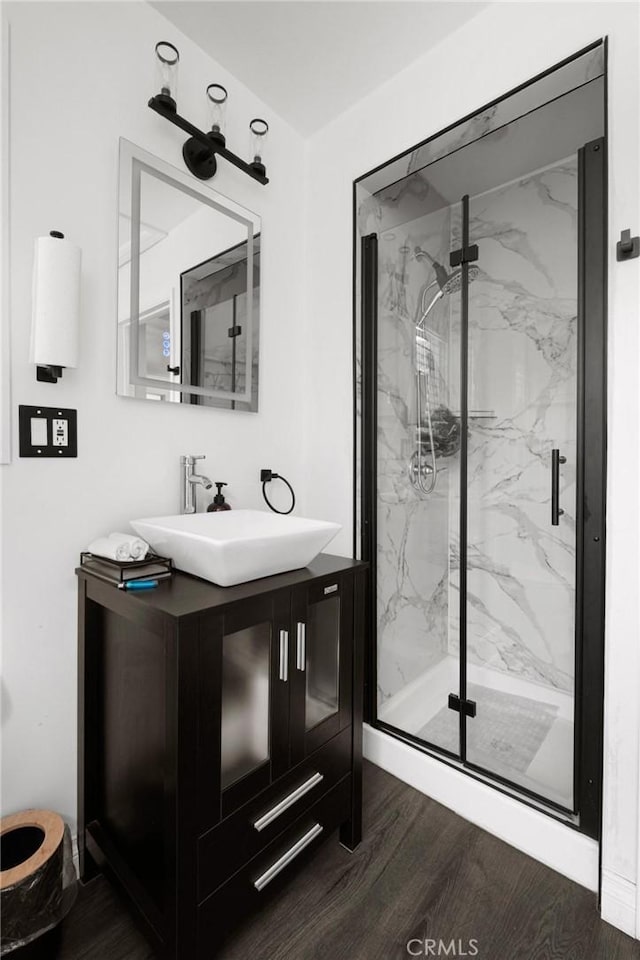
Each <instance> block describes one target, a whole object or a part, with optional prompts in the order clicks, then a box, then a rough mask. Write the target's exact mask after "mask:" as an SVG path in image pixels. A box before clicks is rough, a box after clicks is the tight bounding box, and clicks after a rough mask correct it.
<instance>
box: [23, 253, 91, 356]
mask: <svg viewBox="0 0 640 960" xmlns="http://www.w3.org/2000/svg"><path fill="white" fill-rule="evenodd" d="M81 258H82V253H81V250H80V247H77V246H76V245H75V244H74V243H71V242H70V241H69V240H65V239H62V238H59V237H38V239H37V240H36V244H35V258H34V264H33V316H32V322H31V349H30V355H29V359H30V360H31V363H37V364H50V365H52V366H58V367H77V366H78V339H79V338H78V334H79V320H80V264H81Z"/></svg>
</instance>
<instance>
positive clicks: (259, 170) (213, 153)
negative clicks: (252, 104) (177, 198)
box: [149, 41, 269, 184]
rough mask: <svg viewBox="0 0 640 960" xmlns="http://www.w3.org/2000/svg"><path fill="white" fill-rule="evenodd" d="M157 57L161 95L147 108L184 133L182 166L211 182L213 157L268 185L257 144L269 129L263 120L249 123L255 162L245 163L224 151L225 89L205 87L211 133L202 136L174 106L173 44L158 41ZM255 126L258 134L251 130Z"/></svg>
mask: <svg viewBox="0 0 640 960" xmlns="http://www.w3.org/2000/svg"><path fill="white" fill-rule="evenodd" d="M156 57H157V60H158V74H159V82H160V93H158V94H156V96H155V97H152V98H151V100H149V106H150V107H151V109H152V110H155V111H156V113H159V114H160V116H161V117H164V118H165V120H168V121H169V122H170V123H173V124H174V125H175V126H176V127H180V129H181V130H184V131H185V133H188V134H189V139H188V140H187V141H186V143H185V144H184V146H183V148H182V156H183V159H184V162H185V164H186V166H187V168H188V170H190V171H191V173H192V174H193V175H194V177H198V179H199V180H210V179H211V177H213V175H214V174H215V172H216V170H217V167H218V162H217V159H216V157H217V156H220V157H224V159H225V160H228V161H229V163H232V164H233V165H234V167H237V168H238V169H239V170H242V171H243V173H246V174H248V176H250V177H252V179H254V180H257V181H258V183H263V184H265V183H269V180H268V178H267V175H266V170H265V166H264V163H263V160H262V149H263V148H262V146H260V147H259V148H258V147H257V146H256V145H255V144H256V143H258V144H261V143H263V141H264V137H265V135H266V133H267V131H268V129H269V125H268V123H267V122H266V120H258V119H256V120H252V121H251V124H250V127H251V132H252V137H253V139H254V154H253V156H254V160H253V162H252V163H245V161H244V160H241V159H240V157H238V156H237V155H236V154H235V153H232V152H231V150H228V149H227V146H226V139H225V120H226V107H227V98H228V94H227V91H226V89H225V88H224V87H223V86H222V85H221V84H219V83H210V84H209V86H208V87H207V107H208V111H209V123H210V124H211V129H210V130H209V131H208V132H207V133H204V132H203V131H202V130H199V129H198V127H195V126H194V125H193V124H192V123H190V122H189V121H188V120H186V119H185V118H184V117H181V116H180V114H179V113H178V109H177V104H176V88H177V72H178V61H179V60H180V54H179V53H178V50H177V49H176V47H174V45H173V44H172V43H168V42H166V41H160V43H157V44H156ZM254 125H257V130H254Z"/></svg>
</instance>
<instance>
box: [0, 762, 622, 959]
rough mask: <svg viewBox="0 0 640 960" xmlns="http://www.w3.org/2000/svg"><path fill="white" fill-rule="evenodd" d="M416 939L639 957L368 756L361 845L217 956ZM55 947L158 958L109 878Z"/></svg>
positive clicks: (559, 886) (323, 955) (59, 953)
mask: <svg viewBox="0 0 640 960" xmlns="http://www.w3.org/2000/svg"><path fill="white" fill-rule="evenodd" d="M412 938H417V939H419V940H420V939H422V940H424V939H425V938H429V939H431V940H435V941H438V940H442V941H444V946H445V947H447V949H448V950H449V953H448V954H446V953H444V952H441V954H440V955H441V956H448V957H451V956H456V957H459V956H474V955H475V956H476V957H477V958H478V960H640V943H638V942H637V941H635V940H632V939H631V938H630V937H627V936H625V934H623V933H620V931H618V930H616V929H615V928H614V927H611V926H609V925H608V924H605V923H603V922H602V921H601V920H600V918H599V916H598V912H597V909H596V897H595V895H594V894H592V893H589V892H588V891H587V890H584V889H583V888H582V887H580V886H578V885H577V884H575V883H572V882H571V881H570V880H566V879H565V878H564V877H561V876H560V875H559V874H557V873H554V872H553V871H552V870H549V869H548V868H547V867H544V866H542V865H541V864H540V863H538V862H537V861H536V860H532V859H531V858H530V857H527V856H525V855H524V854H522V853H519V852H518V851H517V850H514V849H513V848H512V847H510V846H508V845H507V844H506V843H503V842H502V841H501V840H497V839H496V838H495V837H493V836H491V834H488V833H486V832H485V831H483V830H480V829H478V828H477V827H475V826H473V825H472V824H470V823H468V822H467V821H466V820H463V819H462V818H461V817H458V816H456V815H455V814H453V813H451V811H449V810H447V809H446V808H445V807H442V806H440V805H439V804H438V803H435V802H434V801H433V800H429V799H428V798H427V797H424V796H423V795H422V794H420V793H417V792H416V791H415V790H413V789H412V788H411V787H408V786H407V785H406V784H404V783H401V782H400V781H399V780H396V779H395V778H394V777H391V776H390V775H389V774H387V773H385V772H384V771H383V770H380V769H379V768H377V767H374V766H372V765H371V764H366V765H365V834H364V840H363V842H362V844H361V845H360V847H359V848H358V850H357V851H356V852H355V853H353V854H349V853H348V852H347V851H346V850H345V849H343V848H342V847H341V846H340V845H339V844H338V841H337V839H334V840H329V841H328V842H327V843H326V844H325V845H324V846H323V847H321V848H320V849H319V850H318V851H317V852H316V854H315V856H314V858H313V861H312V862H311V863H310V864H309V866H308V867H307V868H306V869H305V870H304V871H302V872H301V873H299V874H298V875H296V876H295V878H292V882H291V884H290V885H289V886H288V887H287V889H286V891H285V893H284V894H283V895H282V896H280V897H279V898H278V899H276V900H274V901H273V902H271V903H270V904H268V905H267V906H266V907H265V909H264V910H263V912H261V913H260V914H259V915H257V916H255V917H254V918H253V919H252V920H251V921H250V922H249V923H247V924H246V925H245V927H244V928H243V930H242V931H241V932H240V933H239V934H238V935H237V936H236V937H235V938H234V940H233V941H232V942H229V944H228V946H227V947H226V949H225V950H224V952H223V953H222V954H221V955H220V960H249V958H250V960H396V958H397V960H400V958H404V960H406V958H407V957H409V956H411V954H410V953H409V952H408V950H407V941H409V940H410V939H412ZM452 940H453V941H456V944H455V948H456V951H457V952H456V953H455V954H454V953H453V951H452V948H451V941H452ZM471 940H473V941H475V942H476V943H477V946H476V947H475V949H476V950H477V953H475V954H474V945H473V944H472V943H470V941H471ZM458 941H459V943H458ZM418 949H419V946H418V945H417V944H416V943H413V944H412V950H413V951H415V952H416V954H417V951H418ZM463 950H466V953H463V952H462V951H463ZM54 952H55V957H54V954H53V953H50V954H49V957H50V960H152V958H153V956H154V955H153V953H152V951H151V950H150V948H149V947H148V946H147V944H146V941H145V940H144V939H143V937H142V935H141V934H140V933H139V932H138V930H137V928H136V926H135V925H134V922H133V921H132V920H131V919H130V917H129V914H128V913H127V910H126V908H125V907H124V906H123V905H122V903H121V901H120V899H119V897H118V896H117V894H116V893H115V892H114V890H113V889H112V888H111V886H110V885H109V884H108V882H107V881H106V880H105V879H104V878H103V877H99V878H98V879H96V880H94V881H93V882H92V883H90V884H88V885H87V886H86V887H85V888H83V889H82V890H81V892H80V896H79V899H78V902H77V903H76V906H75V907H74V909H73V911H72V912H71V914H70V915H69V917H68V918H67V920H66V921H65V922H64V924H63V925H62V930H61V942H60V945H59V947H58V948H57V949H56V950H55V951H54ZM18 955H19V954H18ZM417 955H420V954H417ZM421 955H422V956H425V952H424V949H423V953H422V954H421ZM426 955H427V956H437V955H438V954H437V953H436V954H434V953H433V952H431V953H426ZM48 960H49V958H48ZM185 960H189V958H185Z"/></svg>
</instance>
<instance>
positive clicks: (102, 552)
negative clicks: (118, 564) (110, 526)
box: [89, 537, 131, 560]
mask: <svg viewBox="0 0 640 960" xmlns="http://www.w3.org/2000/svg"><path fill="white" fill-rule="evenodd" d="M89 553H92V554H93V555H94V556H96V557H108V558H109V560H131V554H130V553H129V547H128V546H127V545H126V544H125V543H118V542H117V541H116V540H111V539H110V537H98V539H97V540H94V541H93V543H90V544H89Z"/></svg>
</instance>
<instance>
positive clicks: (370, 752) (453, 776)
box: [364, 724, 635, 929]
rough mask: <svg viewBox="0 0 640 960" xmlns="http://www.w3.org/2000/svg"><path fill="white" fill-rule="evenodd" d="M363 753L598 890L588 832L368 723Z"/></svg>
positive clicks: (595, 852) (595, 859)
mask: <svg viewBox="0 0 640 960" xmlns="http://www.w3.org/2000/svg"><path fill="white" fill-rule="evenodd" d="M364 755H365V757H366V758H367V760H371V761H372V763H375V764H377V766H379V767H382V768H383V769H384V770H387V771H388V772H389V773H391V774H393V776H394V777H398V779H399V780H403V781H404V782H405V783H408V784H409V785H410V786H412V787H415V789H416V790H420V792H421V793H424V794H426V796H428V797H431V798H432V799H433V800H437V802H438V803H441V804H443V806H445V807H448V808H449V809H450V810H453V811H454V812H455V813H457V814H459V815H460V816H461V817H464V818H465V820H470V821H471V822H472V823H475V824H476V825H477V826H479V827H482V829H483V830H487V831H488V832H489V833H492V834H494V835H495V836H496V837H499V838H500V839H501V840H504V841H505V842H506V843H509V844H511V846H513V847H516V848H517V849H518V850H522V852H523V853H526V854H528V855H529V856H530V857H534V858H535V859H536V860H539V861H540V862H541V863H544V864H546V866H548V867H551V869H552V870H556V871H557V872H558V873H561V874H563V875H564V876H565V877H569V879H570V880H575V882H576V883H579V884H581V886H583V887H586V888H587V889H588V890H594V891H596V890H597V889H598V844H597V843H596V841H595V840H592V839H591V838H590V837H585V836H584V834H582V833H578V831H577V830H574V829H572V828H571V827H569V826H565V824H563V823H560V822H558V821H557V820H554V819H553V818H552V817H548V816H546V814H544V813H541V812H540V811H538V810H535V809H533V808H532V807H528V806H527V805H526V804H523V803H520V802H519V801H518V800H515V799H513V798H512V797H509V796H507V795H505V794H503V793H500V792H499V791H498V790H494V789H493V788H492V787H490V786H487V785H486V784H484V783H481V782H479V781H477V780H474V779H473V778H472V777H468V776H467V775H466V774H464V773H461V772H460V771H459V770H456V769H455V768H453V767H450V766H448V765H447V764H446V763H442V762H441V761H439V760H436V759H434V758H433V757H430V756H429V755H428V754H425V753H422V752H421V751H420V750H416V749H415V748H413V747H410V746H408V745H407V744H405V743H403V742H402V741H400V740H398V739H396V738H395V737H391V736H389V735H388V734H386V733H383V732H382V731H381V730H375V729H374V728H373V727H370V726H368V724H365V727H364ZM634 904H635V901H634ZM634 912H635V911H634ZM605 919H607V918H606V917H605ZM609 922H611V923H614V922H615V921H613V920H611V921H609ZM615 925H616V926H618V924H617V923H616V924H615ZM622 929H626V928H624V927H623V928H622Z"/></svg>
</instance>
